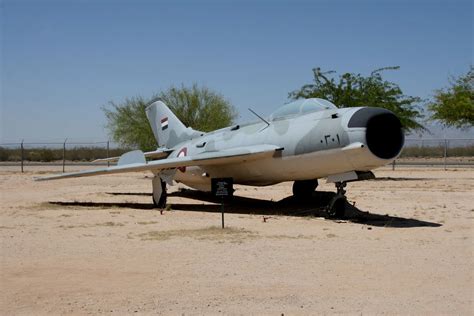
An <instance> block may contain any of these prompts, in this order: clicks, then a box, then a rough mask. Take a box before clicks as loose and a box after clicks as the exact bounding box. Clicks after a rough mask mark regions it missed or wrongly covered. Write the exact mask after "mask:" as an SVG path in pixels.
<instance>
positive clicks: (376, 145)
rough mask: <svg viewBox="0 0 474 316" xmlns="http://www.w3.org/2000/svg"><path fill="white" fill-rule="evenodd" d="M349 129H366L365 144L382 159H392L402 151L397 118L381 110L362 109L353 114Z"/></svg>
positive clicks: (402, 137) (400, 127)
mask: <svg viewBox="0 0 474 316" xmlns="http://www.w3.org/2000/svg"><path fill="white" fill-rule="evenodd" d="M348 127H349V128H351V127H352V128H354V127H366V128H367V130H366V134H365V137H366V142H367V146H368V147H369V149H370V151H371V152H372V153H373V154H374V155H375V156H377V157H379V158H382V159H392V158H395V157H396V156H398V154H399V153H400V151H401V150H402V147H403V143H404V140H405V136H404V134H403V130H402V125H401V123H400V120H399V119H398V117H397V116H396V115H395V114H393V113H392V112H391V111H389V110H386V109H381V108H363V109H360V110H358V111H357V112H355V113H354V114H353V115H352V117H351V119H350V120H349V123H348Z"/></svg>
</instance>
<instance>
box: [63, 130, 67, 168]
mask: <svg viewBox="0 0 474 316" xmlns="http://www.w3.org/2000/svg"><path fill="white" fill-rule="evenodd" d="M66 142H67V138H66V139H65V140H64V143H63V173H64V171H65V167H66Z"/></svg>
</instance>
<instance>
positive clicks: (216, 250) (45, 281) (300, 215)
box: [0, 166, 474, 315]
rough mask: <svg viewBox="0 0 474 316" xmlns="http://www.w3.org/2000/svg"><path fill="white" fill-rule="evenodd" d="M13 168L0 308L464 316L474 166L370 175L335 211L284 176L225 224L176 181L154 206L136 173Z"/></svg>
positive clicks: (3, 178) (468, 296) (2, 199)
mask: <svg viewBox="0 0 474 316" xmlns="http://www.w3.org/2000/svg"><path fill="white" fill-rule="evenodd" d="M81 168H84V167H81ZM18 169H19V168H18V167H13V166H8V167H0V195H1V196H0V219H1V221H0V236H1V271H0V272H1V274H0V288H1V300H0V313H1V314H3V315H31V314H34V315H38V314H79V315H82V314H142V315H147V314H172V315H176V314H179V315H182V314H188V315H193V314H231V315H241V314H258V315H281V314H285V315H314V314H334V313H337V314H429V315H432V314H458V315H472V314H473V313H474V304H473V298H474V282H473V273H474V272H473V271H474V261H473V250H474V244H473V227H474V226H473V219H474V169H473V168H459V169H450V170H448V171H444V170H443V169H441V168H437V169H436V168H420V167H417V168H414V167H412V168H410V167H397V170H395V171H392V170H391V168H390V167H385V168H381V169H378V170H375V174H376V176H377V177H378V178H379V179H377V180H371V181H362V182H353V183H349V184H348V187H347V190H348V193H347V196H348V199H349V201H350V202H351V203H353V202H355V205H354V206H352V207H350V210H349V212H348V215H347V218H344V219H329V218H325V216H324V212H322V211H321V205H322V204H323V202H324V201H325V200H327V199H328V197H329V198H330V196H331V193H328V192H330V191H334V187H333V185H332V184H326V183H325V181H324V180H320V185H319V187H318V191H321V192H322V193H318V194H315V196H314V198H313V200H312V201H309V202H306V203H303V204H302V203H297V202H296V201H294V200H293V199H292V198H291V183H282V184H279V185H276V186H270V187H262V188H255V187H244V186H236V192H235V195H236V198H235V199H234V201H233V203H232V205H228V206H226V207H225V209H226V215H225V223H226V229H224V230H222V229H221V228H220V225H221V215H220V213H219V212H220V205H219V204H218V203H215V202H216V201H214V200H213V199H212V198H211V197H210V196H208V195H206V194H198V193H196V192H194V191H189V190H183V188H184V186H182V185H178V186H174V187H171V189H170V191H169V192H170V196H169V198H168V203H169V207H168V208H167V209H166V210H165V211H163V212H162V214H161V213H160V212H159V211H158V210H156V209H153V208H152V205H151V195H150V191H151V181H150V179H151V178H150V175H149V174H146V173H135V174H123V175H111V176H99V177H92V178H78V179H65V180H59V181H50V182H35V181H33V179H34V177H36V176H41V175H44V174H49V173H52V172H59V171H60V167H36V166H35V167H27V168H26V172H25V173H23V174H22V173H20V172H19V170H18ZM68 171H72V170H71V167H69V168H68Z"/></svg>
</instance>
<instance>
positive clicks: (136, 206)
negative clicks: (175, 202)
mask: <svg viewBox="0 0 474 316" xmlns="http://www.w3.org/2000/svg"><path fill="white" fill-rule="evenodd" d="M48 203H49V204H53V205H61V206H79V207H93V208H103V209H109V208H114V207H117V208H132V209H139V210H153V209H155V206H154V205H153V203H135V202H81V201H74V202H61V201H49V202H48Z"/></svg>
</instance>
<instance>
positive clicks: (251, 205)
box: [49, 189, 442, 228]
mask: <svg viewBox="0 0 474 316" xmlns="http://www.w3.org/2000/svg"><path fill="white" fill-rule="evenodd" d="M110 194H113V195H150V194H149V193H120V192H119V193H110ZM334 195H335V193H334V192H325V191H316V192H315V193H314V194H313V196H312V197H311V198H310V199H308V200H305V201H300V200H297V199H296V198H294V197H293V196H289V197H286V198H284V199H282V200H280V201H269V200H262V199H256V198H249V197H243V196H234V197H233V198H232V200H231V201H227V202H225V203H224V206H225V212H226V213H232V214H247V215H248V214H253V215H262V216H270V215H274V216H278V215H282V216H298V217H311V216H314V217H325V218H328V217H327V214H326V211H325V207H326V205H327V204H328V203H329V201H330V200H331V199H332V197H333V196H334ZM168 196H169V197H183V198H187V199H192V200H197V201H202V202H211V203H215V204H193V203H169V202H170V200H168V203H169V205H170V207H171V209H172V210H173V211H190V212H211V213H212V212H214V213H220V212H221V205H220V203H221V200H220V199H218V198H216V197H214V196H213V195H211V194H210V193H208V192H201V191H195V190H188V189H184V190H180V191H177V192H173V193H170V194H169V195H168ZM49 203H50V204H53V205H61V206H79V207H88V208H91V207H92V208H101V209H105V208H107V209H109V208H132V209H141V210H153V209H155V206H154V205H153V204H152V203H135V202H81V201H73V202H68V201H67V202H62V201H50V202H49ZM328 219H330V220H334V221H339V220H341V219H343V220H346V221H350V222H353V223H360V224H365V225H370V226H377V227H394V228H410V227H440V226H442V225H441V224H439V223H434V222H428V221H422V220H417V219H413V218H404V217H397V216H390V215H380V214H374V213H369V212H365V211H362V210H360V209H358V208H357V207H355V206H353V205H350V204H349V203H347V204H346V211H345V216H344V218H328Z"/></svg>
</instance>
